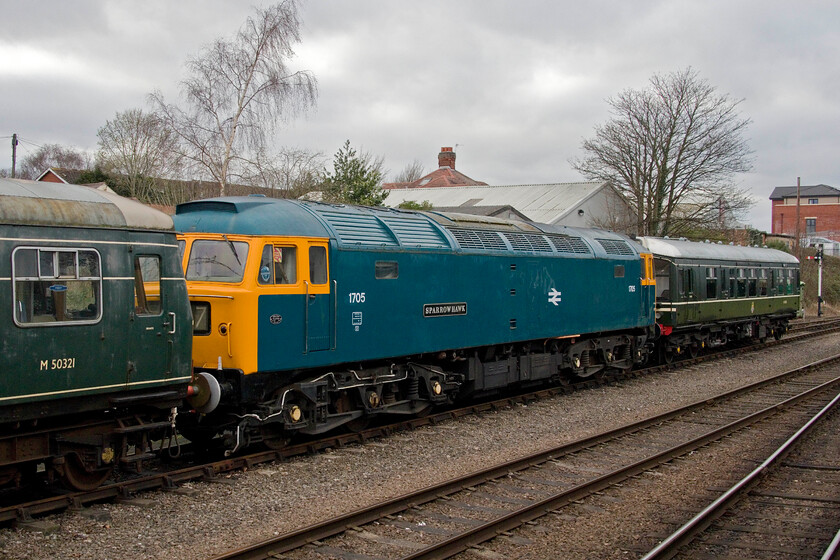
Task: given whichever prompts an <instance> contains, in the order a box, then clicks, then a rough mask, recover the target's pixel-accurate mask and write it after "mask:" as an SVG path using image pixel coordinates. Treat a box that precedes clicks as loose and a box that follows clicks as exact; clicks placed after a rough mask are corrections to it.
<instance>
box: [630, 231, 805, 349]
mask: <svg viewBox="0 0 840 560" xmlns="http://www.w3.org/2000/svg"><path fill="white" fill-rule="evenodd" d="M638 241H639V242H640V243H641V244H642V245H643V246H644V247H646V248H647V249H648V250H649V251H650V252H651V253H653V256H654V269H655V274H656V322H657V324H658V325H659V328H660V331H661V334H662V336H661V337H660V338H659V340H658V344H657V345H658V354H659V356H660V358H661V359H662V360H664V361H666V362H670V361H671V360H673V359H674V358H675V357H678V356H680V355H682V354H688V355H690V356H695V355H697V352H699V350H700V349H702V348H704V347H706V346H721V345H724V344H726V343H727V342H729V341H732V340H744V339H753V338H755V339H758V340H762V341H763V340H765V339H766V338H767V337H769V336H773V337H775V338H777V339H778V338H780V337H781V336H782V334H783V333H784V332H785V331H786V330H787V325H788V321H789V320H790V319H792V318H794V317H796V316H797V315H800V314H801V311H800V305H801V304H800V286H799V261H798V260H797V259H796V258H795V257H794V256H792V255H790V254H788V253H785V252H783V251H778V250H775V249H768V248H759V247H743V246H736V245H724V244H720V243H709V242H706V243H699V242H693V241H687V240H685V239H667V238H665V239H662V238H655V237H642V238H640V239H639V240H638Z"/></svg>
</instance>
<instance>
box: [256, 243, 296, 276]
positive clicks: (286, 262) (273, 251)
mask: <svg viewBox="0 0 840 560" xmlns="http://www.w3.org/2000/svg"><path fill="white" fill-rule="evenodd" d="M257 281H258V282H259V283H260V284H296V283H297V248H296V247H278V246H276V245H266V246H265V247H263V252H262V258H261V259H260V271H259V277H258V279H257Z"/></svg>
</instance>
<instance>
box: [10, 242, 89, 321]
mask: <svg viewBox="0 0 840 560" xmlns="http://www.w3.org/2000/svg"><path fill="white" fill-rule="evenodd" d="M12 259H13V267H12V276H13V284H14V292H13V300H14V318H15V323H17V324H18V325H21V326H24V325H25V326H32V325H44V326H47V325H55V324H58V323H76V324H79V323H95V322H97V321H99V319H100V317H101V316H102V304H101V290H102V276H101V273H100V256H99V253H97V252H96V251H94V250H93V249H66V248H61V249H52V248H41V247H19V248H17V249H15V251H14V253H13V257H12Z"/></svg>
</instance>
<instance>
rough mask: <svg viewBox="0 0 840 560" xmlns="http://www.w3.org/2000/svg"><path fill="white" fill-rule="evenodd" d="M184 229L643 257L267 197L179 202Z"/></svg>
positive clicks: (601, 235)
mask: <svg viewBox="0 0 840 560" xmlns="http://www.w3.org/2000/svg"><path fill="white" fill-rule="evenodd" d="M174 221H175V228H176V229H177V230H178V231H183V232H208V233H210V232H212V233H230V234H237V233H238V234H244V235H284V236H315V237H332V238H334V239H335V240H336V243H337V244H338V245H339V246H341V247H347V248H394V249H396V248H400V247H402V248H416V249H424V250H428V249H431V250H436V249H437V250H457V249H460V250H463V251H468V252H472V251H481V252H483V251H490V252H513V253H532V254H533V253H546V254H548V253H554V254H575V255H578V256H603V255H612V256H616V257H619V258H628V259H630V258H638V257H637V255H638V252H639V249H638V247H637V246H636V245H635V244H634V243H632V242H631V241H629V240H627V239H625V238H623V237H622V236H620V235H617V234H615V233H611V232H607V231H602V230H588V229H586V230H585V229H577V228H569V227H565V226H555V225H546V224H536V223H527V222H521V221H514V220H508V219H504V218H496V217H492V216H476V215H472V214H449V213H443V212H434V211H432V212H419V211H413V210H401V209H395V208H387V207H365V206H349V205H343V204H327V203H322V202H313V201H304V200H290V199H274V198H265V197H224V198H215V199H208V200H200V201H194V202H187V203H184V204H180V205H178V207H177V213H176V216H175V218H174Z"/></svg>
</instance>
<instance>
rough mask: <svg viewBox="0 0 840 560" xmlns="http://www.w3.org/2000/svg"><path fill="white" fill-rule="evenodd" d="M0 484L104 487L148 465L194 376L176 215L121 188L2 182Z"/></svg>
mask: <svg viewBox="0 0 840 560" xmlns="http://www.w3.org/2000/svg"><path fill="white" fill-rule="evenodd" d="M0 254H2V258H0V302H2V304H0V348H2V353H1V354H0V355H2V368H0V370H1V371H2V375H0V482H8V481H13V480H16V479H18V480H19V479H20V478H21V477H24V476H26V475H27V474H31V473H34V472H35V471H36V470H40V471H44V472H46V473H47V474H48V475H50V476H53V475H56V474H57V475H59V476H60V477H62V478H63V479H64V480H65V481H66V482H67V483H68V484H69V485H70V486H74V487H77V488H82V487H89V486H95V485H97V484H98V483H99V481H101V480H102V479H104V477H106V476H107V475H108V473H109V471H110V470H111V468H112V467H113V466H114V465H115V464H118V463H122V464H126V463H135V464H137V463H138V462H139V461H140V460H141V459H143V458H144V457H145V454H144V450H145V449H146V445H145V443H146V442H147V440H148V436H149V435H150V434H153V433H157V432H160V431H162V430H164V429H166V428H170V427H171V424H172V422H171V421H170V420H169V417H170V415H171V412H172V410H173V409H174V407H177V406H179V405H181V403H182V402H183V399H184V397H185V396H186V392H187V390H188V386H189V385H188V382H189V380H190V378H191V363H190V349H191V339H192V328H191V316H190V309H189V304H188V302H187V294H186V285H185V283H184V278H183V273H182V271H181V264H180V260H179V254H178V246H177V240H176V238H175V233H174V231H173V230H172V220H171V218H170V217H169V216H167V215H166V214H163V213H162V212H158V211H156V210H152V209H150V208H148V207H146V206H144V205H142V204H140V203H138V202H134V201H132V200H128V199H125V198H122V197H119V196H117V195H114V194H112V193H109V192H107V191H99V190H95V189H92V188H89V187H82V186H76V185H67V184H54V183H36V182H32V181H23V180H13V179H0Z"/></svg>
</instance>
